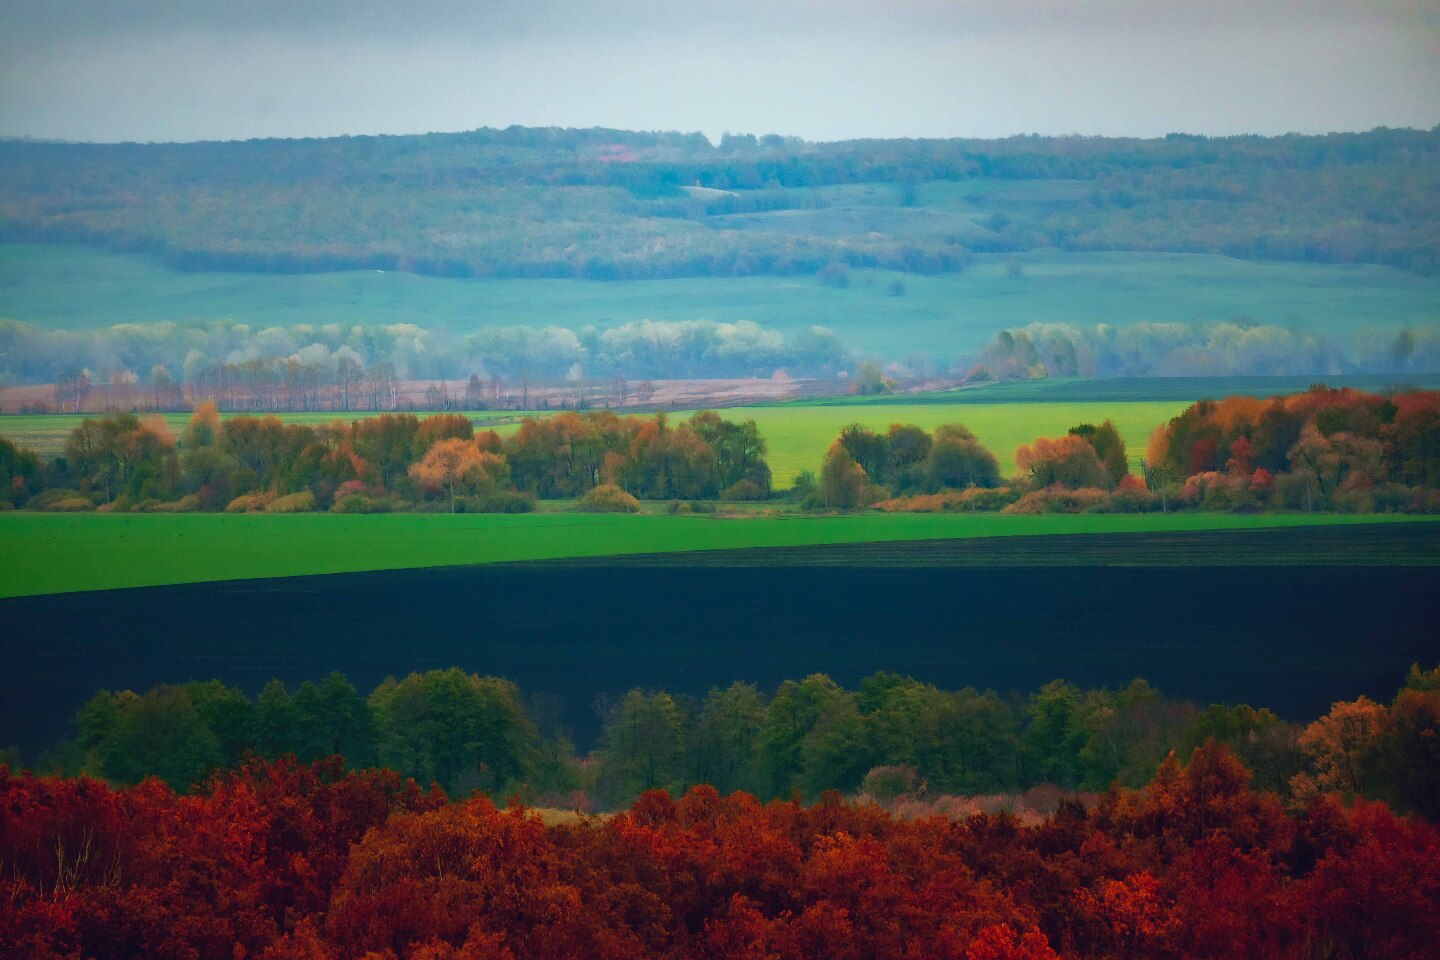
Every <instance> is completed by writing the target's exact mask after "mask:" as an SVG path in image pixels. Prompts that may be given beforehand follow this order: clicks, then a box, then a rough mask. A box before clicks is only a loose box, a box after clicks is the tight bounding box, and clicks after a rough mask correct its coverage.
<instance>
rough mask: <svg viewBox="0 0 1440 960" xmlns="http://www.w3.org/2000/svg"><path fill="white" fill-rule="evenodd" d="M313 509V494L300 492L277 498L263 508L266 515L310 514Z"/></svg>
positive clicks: (305, 491)
mask: <svg viewBox="0 0 1440 960" xmlns="http://www.w3.org/2000/svg"><path fill="white" fill-rule="evenodd" d="M314 509H315V494H313V493H311V492H310V491H309V490H301V491H300V492H299V493H292V494H289V495H287V496H283V497H277V498H276V499H275V500H273V501H271V502H270V505H269V506H267V507H266V508H265V512H266V513H310V512H311V511H312V510H314Z"/></svg>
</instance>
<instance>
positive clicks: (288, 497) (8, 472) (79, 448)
mask: <svg viewBox="0 0 1440 960" xmlns="http://www.w3.org/2000/svg"><path fill="white" fill-rule="evenodd" d="M0 482H3V484H4V486H3V488H0V489H3V492H4V499H0V503H3V504H4V505H5V508H7V509H8V508H12V507H26V508H29V509H36V510H89V509H101V510H115V511H140V512H156V511H159V512H183V511H190V510H226V511H229V512H232V513H254V512H260V511H264V512H269V513H290V512H297V511H307V510H332V511H335V512H337V513H377V512H388V511H393V510H414V509H445V508H448V509H449V510H450V511H451V512H524V511H527V510H531V509H534V500H535V498H536V497H545V498H575V497H580V496H582V495H583V494H585V493H586V492H587V491H591V490H593V489H594V488H595V487H597V486H598V485H601V484H615V485H618V486H619V487H620V488H622V491H623V492H624V493H625V494H626V495H627V496H636V497H643V498H646V499H659V500H669V499H687V500H689V499H699V498H705V499H716V498H720V499H727V500H762V499H765V498H766V497H768V496H769V495H770V468H769V466H768V465H767V464H766V462H765V442H764V440H762V439H761V438H760V435H759V433H758V431H757V430H756V427H755V423H754V421H749V420H747V421H745V422H744V423H739V424H737V423H732V422H730V421H728V420H724V419H722V418H721V417H720V416H719V415H717V414H715V413H712V412H709V411H704V412H701V413H697V414H695V415H693V416H691V417H690V418H689V419H687V420H685V421H683V422H680V423H678V424H674V425H672V424H671V423H670V420H669V418H668V417H666V416H665V414H663V413H657V414H655V415H654V416H653V417H649V418H642V417H621V416H617V415H616V414H614V413H610V412H608V411H598V412H590V413H584V414H581V413H573V412H566V413H561V414H557V415H556V416H553V417H531V418H526V419H525V420H524V421H522V422H521V424H520V428H519V430H517V431H516V432H515V433H514V434H513V435H511V436H510V437H508V438H506V439H504V440H502V439H501V438H500V437H499V436H498V435H497V434H496V433H495V432H494V431H493V430H489V431H483V432H481V433H479V434H476V433H475V430H474V427H473V425H472V424H471V422H470V421H469V419H467V418H466V417H463V416H461V415H459V414H435V415H432V416H428V417H425V418H423V419H421V418H417V417H415V416H413V415H411V414H382V415H380V416H376V417H368V418H366V419H363V420H355V421H352V422H350V423H348V424H347V423H344V422H342V421H336V422H334V423H331V424H321V425H317V426H310V425H307V424H296V423H284V422H282V421H281V420H280V419H279V418H278V417H273V416H268V417H263V418H257V417H232V418H230V419H228V420H224V421H223V422H222V420H221V419H220V416H219V413H218V411H217V410H216V408H215V405H214V404H213V403H203V404H201V405H200V406H199V407H198V408H196V410H195V412H194V413H193V414H192V415H191V418H190V421H189V423H188V425H187V426H186V427H185V430H184V432H183V434H182V436H181V437H179V438H176V437H175V436H174V435H173V434H172V433H171V431H170V429H169V427H168V426H167V425H166V423H165V421H164V420H163V419H162V418H159V417H143V418H142V417H136V416H135V415H133V414H128V413H117V414H112V415H109V416H106V417H103V418H100V419H98V420H97V419H91V418H86V419H84V420H82V421H81V422H80V424H79V426H77V427H76V428H75V429H74V430H73V431H72V432H71V434H70V437H69V439H68V440H67V441H66V443H65V449H64V453H63V454H62V455H61V456H59V457H56V458H55V459H53V460H51V461H49V462H48V463H43V462H41V461H40V459H39V458H38V457H36V456H35V455H34V454H33V453H31V452H29V451H25V450H21V449H19V448H17V447H16V446H15V445H14V444H12V443H10V442H9V441H7V440H4V439H3V438H0Z"/></svg>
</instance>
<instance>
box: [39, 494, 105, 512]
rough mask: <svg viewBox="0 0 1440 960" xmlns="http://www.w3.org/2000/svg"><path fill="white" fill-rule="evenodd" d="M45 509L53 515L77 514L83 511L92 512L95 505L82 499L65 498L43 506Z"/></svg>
mask: <svg viewBox="0 0 1440 960" xmlns="http://www.w3.org/2000/svg"><path fill="white" fill-rule="evenodd" d="M45 509H46V510H49V511H52V512H54V513H79V512H81V511H84V510H94V509H95V504H94V503H92V502H91V501H89V500H86V499H85V498H84V497H65V498H63V499H60V500H52V501H50V502H49V503H47V504H46V505H45Z"/></svg>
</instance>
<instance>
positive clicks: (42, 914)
mask: <svg viewBox="0 0 1440 960" xmlns="http://www.w3.org/2000/svg"><path fill="white" fill-rule="evenodd" d="M1186 761H1187V762H1186V763H1185V764H1184V765H1183V766H1182V764H1181V763H1180V762H1179V761H1178V760H1177V759H1176V758H1175V757H1174V756H1173V755H1172V756H1171V757H1170V758H1169V759H1167V760H1166V761H1164V763H1162V764H1161V766H1160V768H1159V770H1158V771H1157V772H1156V774H1155V777H1154V779H1153V780H1152V781H1151V783H1150V784H1149V785H1148V787H1146V788H1145V789H1144V790H1139V791H1134V790H1125V789H1120V788H1115V789H1112V790H1111V791H1110V792H1109V793H1107V794H1105V795H1104V796H1103V797H1102V798H1101V799H1100V801H1099V802H1098V804H1096V805H1095V806H1094V807H1093V808H1091V809H1088V810H1087V809H1085V808H1084V807H1083V806H1081V805H1080V804H1079V803H1076V802H1066V803H1063V804H1061V806H1060V807H1059V809H1058V811H1057V812H1056V813H1055V814H1054V815H1053V816H1051V817H1049V818H1047V819H1045V820H1044V821H1043V822H1038V823H1026V822H1022V821H1019V820H1017V819H1015V818H1014V817H1012V816H1010V815H1008V814H999V815H986V814H983V813H982V814H977V815H975V816H972V817H969V818H967V819H963V820H958V819H952V818H945V817H929V818H923V819H918V820H914V821H910V820H905V819H901V818H898V817H896V816H893V815H891V814H889V813H887V812H885V811H884V810H883V809H881V808H879V807H877V806H874V805H870V804H862V803H847V802H842V801H841V800H840V799H839V797H838V795H836V794H829V795H826V796H825V797H824V798H822V800H821V801H820V802H819V803H817V804H815V805H813V806H808V807H807V806H801V805H798V804H796V803H794V802H786V801H773V802H771V803H769V804H766V805H764V806H762V805H760V804H759V803H758V802H757V801H755V800H754V799H753V798H751V797H750V796H749V795H747V794H743V793H735V794H732V795H730V796H729V797H721V796H720V795H719V794H717V793H716V791H715V790H714V789H713V788H709V787H695V788H693V789H691V790H690V791H689V792H687V793H686V794H685V795H684V796H682V797H680V798H679V799H678V800H676V799H672V798H671V797H670V796H669V795H667V794H665V793H663V792H660V791H650V792H648V793H646V794H644V795H642V796H641V797H640V798H639V799H638V800H637V801H636V802H635V803H634V804H633V805H632V806H631V807H630V808H629V809H628V810H626V811H623V812H621V813H619V814H617V815H615V816H613V817H606V818H598V817H597V818H588V819H575V818H570V819H567V820H562V821H561V822H552V823H549V824H547V823H546V821H545V819H544V818H542V816H541V815H540V814H538V813H536V812H534V811H530V810H527V809H525V808H524V807H522V806H519V805H515V806H511V807H508V808H506V809H497V808H496V807H495V806H493V805H492V803H491V801H490V800H488V799H486V798H484V797H480V796H475V797H472V798H470V799H466V800H463V801H461V802H458V803H448V802H446V799H445V797H444V795H443V794H442V793H441V792H440V791H439V790H438V789H431V790H430V791H424V790H421V789H420V788H419V787H418V786H416V785H415V784H414V782H413V781H402V780H401V778H400V777H399V775H397V774H394V773H390V772H383V771H378V770H368V771H362V772H345V771H344V770H343V767H342V765H341V764H340V762H339V761H338V760H326V761H317V762H315V763H313V764H311V765H309V766H304V765H297V764H295V763H294V762H293V761H288V760H282V761H276V762H271V763H255V764H251V765H247V766H245V767H243V768H242V769H239V770H237V771H234V772H230V773H227V774H224V775H222V776H219V777H217V778H216V779H215V780H213V781H212V782H211V783H210V784H209V785H208V786H207V787H206V788H205V789H204V790H202V791H199V792H197V793H195V794H194V795H189V796H186V795H177V794H176V793H174V792H172V791H171V790H170V789H169V788H167V787H165V786H164V785H162V784H161V783H160V782H158V781H155V780H148V781H146V782H144V783H142V784H140V785H139V786H136V787H133V788H130V789H125V790H116V789H112V788H110V787H108V786H106V785H104V784H102V783H99V782H97V781H94V780H89V779H85V778H78V779H55V778H44V777H33V776H29V775H14V774H9V773H5V772H3V771H0V798H3V799H0V814H3V815H0V851H3V862H4V875H3V879H0V953H3V954H4V955H6V956H16V957H30V958H35V960H45V958H61V957H76V956H86V957H100V958H109V957H117V958H118V957H133V956H147V957H189V958H211V957H214V958H219V957H225V958H234V957H263V958H282V957H283V958H292V957H301V958H309V960H322V958H339V957H366V958H372V960H381V958H406V960H441V958H481V957H485V958H503V960H509V958H516V960H519V958H568V957H594V958H612V957H613V958H641V957H673V958H682V957H697V958H712V957H715V958H718V957H753V958H762V957H769V958H800V957H827V958H856V960H859V958H882V957H895V958H901V957H906V958H908V957H935V958H955V960H1002V958H1003V960H1021V958H1024V960H1040V958H1052V957H1076V958H1091V957H1094V958H1100V957H1114V956H1125V957H1146V958H1149V957H1154V958H1184V957H1261V956H1264V957H1287V958H1290V957H1293V958H1310V957H1315V958H1319V957H1329V958H1341V957H1357V958H1358V957H1368V958H1414V960H1419V958H1424V957H1433V956H1434V952H1433V951H1434V946H1435V943H1436V942H1437V938H1440V830H1437V828H1436V827H1435V826H1434V825H1433V824H1430V823H1427V822H1425V821H1423V820H1419V819H1407V818H1402V817H1398V816H1396V815H1395V814H1393V813H1392V812H1391V811H1390V810H1389V809H1388V808H1386V807H1385V806H1384V805H1382V804H1379V803H1375V802H1370V801H1359V802H1356V803H1355V804H1353V805H1351V806H1348V807H1347V806H1346V805H1344V804H1343V803H1341V802H1340V801H1339V800H1338V799H1337V798H1335V797H1334V796H1331V795H1320V796H1317V797H1316V798H1314V799H1313V800H1312V801H1310V802H1309V804H1308V805H1307V806H1306V807H1305V808H1304V809H1302V810H1300V811H1298V812H1293V813H1287V812H1286V811H1285V810H1284V809H1282V807H1281V805H1280V803H1279V802H1278V800H1277V799H1276V797H1275V796H1273V795H1271V794H1267V793H1262V792H1256V791H1254V790H1252V789H1250V788H1249V787H1248V786H1247V780H1248V773H1247V771H1246V770H1245V768H1244V767H1243V766H1242V765H1241V764H1240V763H1239V761H1238V760H1236V758H1235V757H1234V756H1233V755H1232V754H1231V753H1230V752H1229V751H1228V749H1226V748H1225V747H1222V746H1217V745H1214V744H1209V745H1206V746H1203V747H1200V748H1197V749H1196V750H1195V752H1194V753H1193V754H1192V756H1190V757H1188V758H1186ZM552 820H553V818H552Z"/></svg>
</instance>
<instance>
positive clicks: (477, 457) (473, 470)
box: [410, 437, 505, 513]
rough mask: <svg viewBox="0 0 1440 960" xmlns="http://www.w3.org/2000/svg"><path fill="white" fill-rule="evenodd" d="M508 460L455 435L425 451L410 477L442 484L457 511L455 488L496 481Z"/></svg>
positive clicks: (437, 485) (411, 469) (429, 483)
mask: <svg viewBox="0 0 1440 960" xmlns="http://www.w3.org/2000/svg"><path fill="white" fill-rule="evenodd" d="M504 467H505V459H504V458H503V457H499V456H496V455H495V454H493V453H486V452H484V451H482V450H481V449H480V448H479V447H478V446H476V445H475V442H474V441H473V440H462V439H460V438H459V437H452V438H451V439H449V440H440V441H437V442H436V443H435V444H433V445H432V446H431V447H430V449H429V450H427V451H425V456H424V457H423V458H421V460H420V462H419V463H415V464H413V465H411V467H410V476H411V477H412V478H414V479H415V480H416V481H417V482H419V483H421V484H424V485H425V486H429V487H441V488H443V489H444V490H445V494H446V496H447V497H448V498H449V500H450V512H451V513H454V512H455V488H456V487H478V486H484V485H488V484H491V483H494V482H495V481H496V479H497V478H498V477H499V476H500V475H501V474H502V473H503V471H504Z"/></svg>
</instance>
